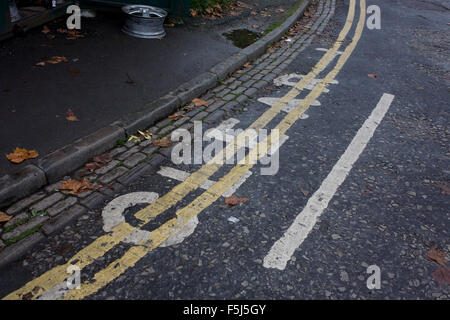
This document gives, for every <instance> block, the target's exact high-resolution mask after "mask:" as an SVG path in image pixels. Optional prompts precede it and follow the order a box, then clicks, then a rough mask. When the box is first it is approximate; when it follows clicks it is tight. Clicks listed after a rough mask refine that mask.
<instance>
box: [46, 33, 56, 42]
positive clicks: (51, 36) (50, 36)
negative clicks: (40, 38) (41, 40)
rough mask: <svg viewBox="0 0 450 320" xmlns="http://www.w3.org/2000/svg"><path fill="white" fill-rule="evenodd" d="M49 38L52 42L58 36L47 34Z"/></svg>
mask: <svg viewBox="0 0 450 320" xmlns="http://www.w3.org/2000/svg"><path fill="white" fill-rule="evenodd" d="M47 38H48V39H50V40H53V39H55V38H56V36H55V35H54V34H53V33H49V34H47Z"/></svg>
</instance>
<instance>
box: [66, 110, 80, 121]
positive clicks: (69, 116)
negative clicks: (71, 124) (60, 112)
mask: <svg viewBox="0 0 450 320" xmlns="http://www.w3.org/2000/svg"><path fill="white" fill-rule="evenodd" d="M66 119H67V121H80V120H78V118H77V116H76V115H75V114H74V113H73V111H72V109H69V110H67V114H66Z"/></svg>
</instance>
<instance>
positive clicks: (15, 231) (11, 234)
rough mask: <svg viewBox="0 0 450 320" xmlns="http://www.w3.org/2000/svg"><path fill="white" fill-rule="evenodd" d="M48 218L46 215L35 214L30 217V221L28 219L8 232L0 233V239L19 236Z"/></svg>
mask: <svg viewBox="0 0 450 320" xmlns="http://www.w3.org/2000/svg"><path fill="white" fill-rule="evenodd" d="M48 219H49V217H48V216H37V217H35V218H33V219H31V220H30V221H28V222H27V223H25V224H22V225H20V226H18V227H17V228H15V229H13V230H11V231H10V232H8V233H4V234H3V235H2V239H3V240H8V239H12V238H16V237H18V236H20V235H21V234H22V233H24V232H26V231H28V230H31V229H33V228H35V227H37V226H39V225H40V224H42V223H44V222H45V221H47V220H48Z"/></svg>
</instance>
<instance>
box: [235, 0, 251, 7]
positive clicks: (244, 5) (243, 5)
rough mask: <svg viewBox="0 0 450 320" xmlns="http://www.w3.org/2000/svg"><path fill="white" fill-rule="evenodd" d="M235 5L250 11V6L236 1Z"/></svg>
mask: <svg viewBox="0 0 450 320" xmlns="http://www.w3.org/2000/svg"><path fill="white" fill-rule="evenodd" d="M236 5H237V6H238V7H241V8H246V9H252V6H250V5H248V4H246V3H245V2H242V1H236Z"/></svg>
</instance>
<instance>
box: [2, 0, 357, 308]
mask: <svg viewBox="0 0 450 320" xmlns="http://www.w3.org/2000/svg"><path fill="white" fill-rule="evenodd" d="M354 13H355V0H350V5H349V11H348V14H347V19H346V23H345V25H344V27H343V29H342V30H341V32H340V34H339V36H338V39H337V40H336V43H335V44H334V45H333V47H332V48H331V49H330V50H328V52H327V53H326V54H325V55H324V56H323V57H322V58H321V59H320V60H319V61H318V62H317V64H316V65H315V66H314V67H313V70H312V71H311V72H310V73H308V75H306V76H305V77H303V78H302V79H301V80H300V81H299V82H298V83H297V84H296V86H295V87H294V88H293V89H291V90H290V91H289V92H288V93H287V94H286V95H285V96H284V97H283V98H281V99H280V100H279V101H278V102H277V103H276V104H274V105H273V106H272V107H271V108H270V109H268V110H267V111H266V112H264V113H263V114H262V115H261V116H260V117H259V118H258V119H257V120H256V121H255V122H253V123H252V124H251V125H250V127H249V128H248V129H255V130H256V129H262V128H264V127H265V126H266V125H267V124H268V123H269V122H270V121H271V120H272V119H273V118H274V117H275V116H277V115H278V114H279V113H280V112H281V109H282V108H283V107H285V106H286V105H287V104H288V103H289V101H291V100H292V99H294V98H295V97H296V96H297V95H298V94H299V93H300V92H301V90H302V89H304V87H306V86H307V85H308V84H309V82H310V81H311V80H313V79H314V78H315V77H317V75H318V74H319V73H320V72H321V71H322V70H323V69H324V68H325V67H326V66H327V65H328V64H329V63H330V62H331V61H332V59H333V58H334V56H335V53H336V52H337V51H338V50H339V48H340V46H341V44H342V39H345V37H346V36H347V34H348V32H349V30H350V28H351V26H352V24H353V19H354ZM244 136H245V131H244V132H242V133H241V134H240V135H238V136H237V137H235V139H234V143H230V144H229V145H228V146H227V147H226V148H225V150H226V151H225V154H226V155H227V156H230V157H231V156H234V154H235V153H236V152H237V149H236V148H235V144H236V142H237V141H239V139H242V138H243V137H244ZM219 156H220V157H222V156H221V155H218V156H217V157H216V158H213V159H211V160H210V162H209V163H207V164H205V165H203V166H202V167H201V168H200V169H199V170H197V171H196V172H194V173H193V174H191V175H190V176H189V178H187V179H186V180H185V181H184V182H182V183H180V184H178V185H177V186H176V187H174V188H173V189H172V190H170V191H169V192H168V193H166V194H165V195H164V196H162V197H160V198H158V199H157V200H156V201H155V202H153V203H152V204H150V205H149V206H147V207H146V208H144V209H142V210H140V211H139V212H137V213H136V214H135V217H136V218H138V219H140V220H141V221H142V223H141V224H140V225H141V226H142V225H144V224H146V223H148V222H149V221H150V220H152V219H153V218H155V217H156V216H158V215H159V214H161V213H163V212H165V211H166V210H168V209H170V208H171V207H172V206H174V205H175V204H176V203H178V202H179V201H181V200H182V199H183V198H185V197H186V196H187V195H188V194H189V193H190V192H192V191H194V190H196V189H197V188H198V187H199V186H200V185H202V184H203V183H204V182H205V181H206V180H207V179H208V178H209V177H210V176H212V175H213V174H214V173H215V172H217V171H218V170H219V168H220V167H221V166H222V165H221V164H218V157H219ZM244 173H245V172H244ZM133 230H134V228H133V227H131V226H130V225H129V224H127V223H125V222H124V223H121V224H119V225H118V226H116V227H115V228H114V230H113V233H112V234H107V235H103V236H101V237H99V238H98V239H96V240H95V241H94V242H93V243H91V244H90V245H88V246H87V247H85V248H84V249H82V250H81V251H80V252H79V253H77V254H76V255H75V256H74V257H72V258H71V259H70V261H69V262H68V263H66V264H64V265H61V266H58V267H55V268H53V269H51V270H49V271H47V272H45V273H44V274H42V275H41V276H39V277H38V278H36V279H34V280H32V281H30V282H28V283H27V284H26V285H25V286H23V287H22V288H20V289H18V290H16V291H14V292H12V293H10V294H9V295H7V296H6V297H4V298H3V299H21V297H22V296H23V295H25V294H28V293H30V292H31V291H32V290H33V289H36V288H38V290H36V291H35V292H37V293H35V294H34V296H33V299H34V298H37V297H39V295H41V294H42V292H45V291H47V290H49V289H51V288H53V287H54V286H55V285H57V284H58V283H60V282H61V281H64V280H65V279H67V277H68V274H67V273H66V270H67V267H68V266H70V265H72V264H76V265H77V266H78V267H79V268H80V269H81V270H82V269H83V268H84V267H85V266H87V265H89V264H90V263H92V262H93V261H94V260H95V259H97V258H99V257H101V256H103V255H104V254H105V253H106V252H108V251H109V250H110V249H112V248H113V247H114V246H115V245H117V244H118V243H120V242H121V241H122V240H123V239H125V238H126V237H127V236H128V235H129V234H131V232H132V231H133ZM79 256H80V257H83V259H79V258H78V257H79ZM73 261H76V263H75V262H73ZM79 261H81V263H80V262H79Z"/></svg>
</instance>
